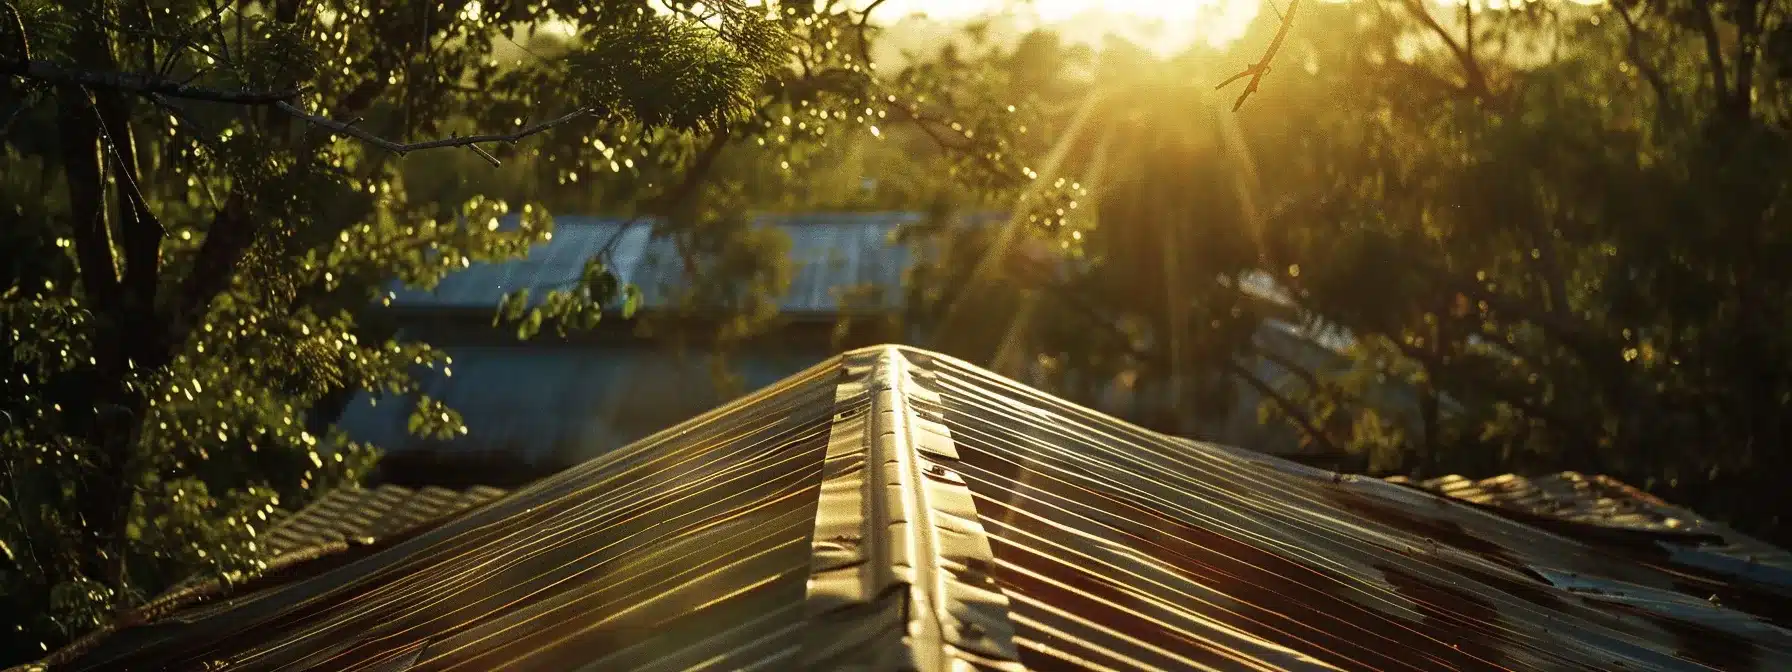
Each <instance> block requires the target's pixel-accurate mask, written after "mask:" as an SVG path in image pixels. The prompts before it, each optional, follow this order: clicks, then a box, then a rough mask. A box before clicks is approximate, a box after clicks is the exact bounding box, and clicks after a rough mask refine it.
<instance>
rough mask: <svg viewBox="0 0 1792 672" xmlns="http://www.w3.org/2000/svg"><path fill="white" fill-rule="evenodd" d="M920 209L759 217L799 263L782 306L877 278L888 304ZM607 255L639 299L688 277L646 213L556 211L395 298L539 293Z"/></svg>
mask: <svg viewBox="0 0 1792 672" xmlns="http://www.w3.org/2000/svg"><path fill="white" fill-rule="evenodd" d="M920 219H921V215H920V214H918V213H908V212H870V213H850V212H849V213H815V214H798V215H767V216H764V217H761V218H760V220H759V223H758V225H759V226H769V227H774V228H776V229H777V230H779V231H781V232H783V233H784V234H785V235H787V236H789V237H790V243H791V246H790V251H791V261H792V262H793V263H795V264H797V265H798V266H797V268H796V272H795V274H794V277H792V279H791V283H790V288H789V291H788V292H786V294H785V296H784V297H783V301H782V308H783V310H784V311H785V312H786V313H793V314H803V313H829V312H837V311H839V310H840V309H841V306H840V303H839V300H838V296H837V292H840V291H843V290H847V289H852V288H857V287H862V286H875V287H879V288H882V289H884V290H885V294H886V295H885V300H886V301H888V302H890V305H894V301H895V300H896V299H897V297H898V292H900V288H901V286H902V274H903V272H904V271H905V270H906V269H907V267H908V264H909V260H910V256H909V250H908V249H907V248H906V247H904V246H902V245H897V244H895V243H894V242H893V241H892V239H891V236H892V235H893V234H894V233H895V232H896V231H897V229H898V228H900V227H902V226H903V225H905V224H909V223H912V222H916V221H919V220H920ZM606 249H607V250H608V255H607V256H605V257H604V258H606V259H607V260H608V263H609V264H610V267H611V268H612V269H613V270H614V271H615V273H616V274H617V276H618V279H620V280H621V281H623V282H624V283H632V284H634V285H636V286H637V287H639V288H640V289H641V292H642V302H643V304H644V305H645V306H646V307H649V308H656V307H664V306H667V305H670V304H671V302H672V301H674V300H675V299H676V297H677V296H678V293H679V292H680V291H681V290H683V289H685V288H686V287H687V282H688V281H687V280H686V279H685V278H684V277H683V275H682V272H681V269H680V266H679V260H678V255H677V252H676V250H675V249H674V247H673V245H672V242H671V241H670V240H668V239H666V238H664V237H656V236H654V235H653V222H652V221H651V220H639V221H636V222H634V223H632V224H631V223H629V221H628V220H621V219H612V218H602V217H577V216H562V217H556V218H554V236H553V238H552V239H550V240H548V241H546V242H543V243H540V244H538V245H536V246H535V247H534V248H533V249H531V251H530V252H529V254H528V256H526V257H524V258H522V259H518V260H513V261H506V262H502V263H486V262H480V263H476V264H473V265H472V266H470V267H468V268H466V269H464V270H461V271H457V272H455V273H452V274H450V275H448V276H447V277H446V278H443V279H442V281H441V283H439V284H437V285H436V287H435V288H433V289H430V290H419V289H410V288H404V287H398V288H396V289H395V290H394V292H393V294H394V297H393V304H394V305H396V306H399V307H402V308H481V309H483V308H491V307H493V306H496V305H498V303H499V301H500V300H502V299H503V298H504V296H505V295H506V294H509V293H512V292H516V291H520V290H525V289H527V290H530V292H531V294H533V295H536V296H539V295H540V294H542V293H544V292H547V291H550V290H553V289H567V288H569V287H571V286H572V284H573V283H576V282H577V281H578V280H579V278H580V277H581V275H582V274H583V271H584V267H585V262H586V261H587V260H590V259H593V258H597V257H599V256H600V252H604V251H605V250H606Z"/></svg>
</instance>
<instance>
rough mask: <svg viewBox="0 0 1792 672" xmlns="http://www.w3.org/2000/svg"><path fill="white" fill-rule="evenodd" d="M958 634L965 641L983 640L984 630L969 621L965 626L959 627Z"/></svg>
mask: <svg viewBox="0 0 1792 672" xmlns="http://www.w3.org/2000/svg"><path fill="white" fill-rule="evenodd" d="M958 634H959V635H961V636H963V637H964V638H965V639H982V638H983V628H982V627H981V626H978V625H977V624H976V623H974V622H968V621H967V622H965V623H964V624H963V625H960V626H958Z"/></svg>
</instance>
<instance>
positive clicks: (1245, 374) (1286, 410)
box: [1226, 360, 1344, 454]
mask: <svg viewBox="0 0 1792 672" xmlns="http://www.w3.org/2000/svg"><path fill="white" fill-rule="evenodd" d="M1226 370H1227V371H1228V372H1230V373H1231V374H1232V375H1233V376H1234V377H1236V378H1238V379H1240V380H1243V381H1244V382H1245V384H1246V385H1249V386H1251V389H1254V390H1256V391H1257V394H1259V395H1262V396H1263V398H1265V399H1268V400H1270V401H1272V402H1275V405H1276V407H1277V408H1280V409H1282V416H1283V417H1284V418H1286V419H1287V420H1288V424H1290V425H1294V428H1295V429H1297V430H1300V433H1301V434H1303V435H1305V436H1306V437H1307V440H1309V441H1312V442H1313V444H1314V445H1317V446H1319V449H1320V450H1323V451H1325V452H1327V453H1334V454H1343V452H1344V451H1343V450H1340V449H1339V448H1338V446H1337V444H1334V443H1332V440H1331V437H1329V436H1326V434H1325V430H1323V429H1320V427H1319V426H1318V425H1317V424H1314V422H1313V418H1312V416H1310V415H1308V413H1307V411H1306V409H1303V408H1301V407H1300V405H1298V404H1296V403H1294V400H1292V399H1289V398H1288V397H1287V395H1284V394H1282V393H1281V391H1280V390H1277V389H1276V388H1275V386H1273V385H1270V384H1269V383H1267V382H1264V380H1263V379H1262V378H1258V377H1257V374H1256V373H1255V372H1253V371H1251V370H1250V369H1247V368H1245V367H1244V365H1243V364H1239V363H1238V362H1236V361H1233V360H1226ZM1315 392H1317V390H1315Z"/></svg>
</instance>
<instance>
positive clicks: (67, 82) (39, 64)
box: [0, 61, 306, 105]
mask: <svg viewBox="0 0 1792 672" xmlns="http://www.w3.org/2000/svg"><path fill="white" fill-rule="evenodd" d="M0 74H7V75H12V76H14V77H20V78H23V79H29V80H35V81H40V82H44V83H46V84H56V85H62V86H81V87H86V88H90V89H105V90H109V91H123V92H126V93H137V94H147V93H155V94H160V95H163V96H168V97H170V98H185V99H188V100H204V101H209V102H213V103H229V104H233V105H268V104H271V103H276V102H279V101H283V100H288V99H291V98H295V97H297V96H298V95H299V94H301V93H304V92H305V90H306V89H305V87H302V86H301V87H295V88H292V89H287V90H284V91H226V90H223V89H214V88H209V87H203V86H193V85H191V84H187V83H184V82H177V81H174V80H172V79H167V78H163V77H158V76H155V75H139V74H134V73H129V72H113V71H100V70H82V69H77V68H70V67H67V66H64V65H61V64H58V63H51V62H49V61H7V62H5V63H4V64H0Z"/></svg>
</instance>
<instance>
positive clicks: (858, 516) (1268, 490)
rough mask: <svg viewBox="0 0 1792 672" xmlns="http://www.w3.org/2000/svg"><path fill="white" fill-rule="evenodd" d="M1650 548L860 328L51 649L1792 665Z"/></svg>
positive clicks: (391, 661)
mask: <svg viewBox="0 0 1792 672" xmlns="http://www.w3.org/2000/svg"><path fill="white" fill-rule="evenodd" d="M1650 539H1651V540H1652V541H1653V542H1654V543H1652V544H1637V543H1633V542H1634V539H1623V538H1613V537H1604V536H1599V535H1576V534H1573V533H1571V532H1564V531H1558V530H1553V529H1545V528H1544V527H1539V526H1537V525H1532V524H1527V523H1526V522H1524V521H1523V520H1520V519H1518V518H1514V517H1511V516H1507V515H1502V514H1501V513H1500V512H1497V511H1493V510H1489V509H1488V508H1487V507H1484V506H1479V505H1474V504H1470V503H1468V502H1465V501H1462V500H1459V499H1455V498H1451V497H1444V496H1439V495H1437V494H1434V493H1431V492H1427V491H1424V490H1420V489H1416V488H1410V487H1406V486H1403V485H1398V484H1394V483H1389V482H1386V481H1382V480H1379V479H1369V478H1356V477H1351V476H1346V475H1341V474H1334V473H1331V472H1326V471H1322V470H1318V469H1314V468H1310V467H1303V466H1300V465H1298V464H1294V463H1291V462H1287V461H1284V460H1280V459H1277V458H1274V457H1270V456H1267V455H1262V454H1254V453H1252V452H1250V451H1247V450H1242V449H1237V448H1228V447H1223V446H1215V445H1211V444H1204V443H1197V442H1192V441H1187V440H1182V439H1177V438H1174V437H1169V436H1165V435H1161V434H1156V433H1153V432H1150V431H1147V430H1143V429H1140V428H1138V427H1134V426H1131V425H1128V424H1126V423H1124V422H1121V421H1118V420H1116V419H1114V418H1112V417H1109V416H1105V415H1102V414H1100V413H1097V412H1095V411H1092V410H1089V409H1086V408H1082V407H1079V406H1075V405H1073V404H1069V403H1066V402H1064V401H1062V400H1058V399H1055V398H1051V397H1049V396H1047V395H1044V394H1043V393H1040V392H1038V391H1035V390H1031V389H1029V388H1027V387H1025V386H1023V385H1020V384H1018V383H1015V382H1013V381H1010V380H1007V379H1004V378H1000V377H998V376H995V375H993V374H990V373H988V372H985V371H982V370H980V369H977V368H976V367H973V366H971V365H969V364H965V363H963V362H960V361H957V360H953V359H950V358H947V357H944V356H941V355H936V354H933V353H927V352H923V351H918V350H911V349H904V348H895V347H881V348H874V349H868V350H862V351H856V352H853V353H849V354H847V355H844V356H842V357H839V358H836V359H833V360H830V361H829V362H827V363H824V364H823V365H820V366H818V367H816V368H813V369H810V370H809V371H807V372H805V373H803V374H801V375H799V376H796V377H794V378H792V379H790V380H787V381H785V382H783V383H780V384H778V385H776V386H774V387H772V388H770V389H768V390H766V391H763V392H760V393H756V394H754V395H751V396H749V397H747V398H744V399H742V400H740V401H738V402H735V403H733V404H730V405H728V406H726V407H724V408H722V409H720V410H717V411H715V412H712V413H709V414H706V415H705V416H703V417H699V418H697V419H694V420H692V421H691V422H688V423H685V424H682V425H680V426H678V427H676V428H673V429H671V430H667V431H665V432H662V433H660V434H658V435H655V436H654V437H650V438H648V439H646V440H644V441H642V442H639V443H636V444H634V445H631V446H629V447H627V448H624V449H621V450H618V451H615V452H613V453H611V454H610V455H607V456H605V457H601V458H598V459H596V460H593V461H591V462H588V463H586V464H584V465H581V466H579V467H575V468H573V469H570V470H568V471H566V472H564V473H561V474H559V475H556V476H553V477H550V478H548V479H545V480H543V481H541V482H539V483H537V484H536V485H533V486H530V487H528V488H525V489H523V490H520V491H517V492H515V493H512V494H511V495H508V496H506V497H503V498H500V499H497V500H495V501H493V502H491V503H489V504H487V505H484V506H481V507H479V508H477V509H474V510H471V511H468V512H466V513H463V514H461V515H459V516H456V517H454V518H451V519H449V520H447V521H446V522H443V523H441V524H439V525H436V526H433V527H426V528H422V529H421V530H420V531H416V532H412V533H408V534H402V535H400V536H398V537H397V538H395V539H394V540H393V541H391V542H388V543H380V544H374V545H370V546H367V547H365V548H362V549H357V550H350V551H346V552H345V553H344V555H343V557H341V558H338V559H336V560H334V561H332V562H330V563H329V564H327V565H326V566H323V567H322V568H321V569H315V570H309V571H296V570H295V571H293V572H288V573H287V575H288V576H289V577H290V578H287V579H283V580H281V581H276V582H272V583H266V584H264V585H260V586H255V585H252V586H250V587H249V588H248V589H246V591H245V592H241V593H238V594H236V595H235V596H233V597H229V598H227V599H223V600H220V601H218V602H215V603H213V604H210V605H204V606H200V607H198V608H197V609H189V610H187V611H180V612H176V613H175V614H174V615H173V616H172V617H169V618H165V619H161V620H157V621H154V622H152V623H149V624H146V625H140V626H136V627H130V628H124V629H121V630H119V631H117V632H114V633H111V634H110V635H109V636H106V637H102V638H99V639H98V640H96V641H94V642H90V643H88V644H87V645H84V646H83V647H77V648H73V649H70V650H68V651H67V652H64V653H61V654H58V655H57V656H56V657H55V661H56V662H61V663H66V667H67V668H69V669H141V670H157V669H189V668H192V667H195V666H198V665H200V664H204V663H210V662H213V661H216V662H221V663H226V664H229V665H230V666H231V669H239V668H240V669H251V670H264V669H265V670H272V669H286V668H297V667H321V668H327V669H354V670H375V669H377V670H442V669H497V668H502V669H518V670H531V669H542V670H583V669H590V670H598V669H602V670H611V669H713V668H722V669H841V668H849V667H850V668H854V669H918V670H941V669H947V668H951V669H1002V670H1019V669H1089V670H1120V669H1164V670H1181V669H1225V670H1271V669H1291V670H1340V669H1342V670H1407V669H1411V670H1432V669H1477V670H1478V669H1486V670H1498V669H1526V670H1530V669H1538V670H1574V669H1581V670H1615V669H1626V670H1701V669H1730V670H1783V669H1792V632H1789V631H1788V630H1786V629H1785V626H1786V625H1787V618H1788V616H1789V615H1792V609H1789V608H1788V607H1789V606H1792V598H1788V596H1786V595H1784V594H1780V593H1776V592H1774V591H1773V590H1772V589H1771V587H1770V586H1761V585H1756V584H1751V583H1746V582H1739V581H1738V579H1737V577H1736V576H1735V575H1731V574H1725V573H1722V572H1717V571H1711V570H1710V569H1709V568H1705V567H1701V566H1698V565H1697V564H1688V563H1685V562H1682V558H1681V557H1678V556H1676V555H1675V554H1673V553H1669V552H1664V551H1663V548H1665V547H1664V546H1661V545H1660V544H1668V545H1674V544H1681V543H1684V542H1686V541H1687V540H1686V539H1683V538H1679V537H1665V538H1657V537H1651V538H1650ZM299 569H300V570H303V569H304V567H303V566H301V567H300V568H299ZM1713 594H1715V595H1716V597H1717V598H1718V599H1715V600H1714V599H1711V598H1712V597H1713Z"/></svg>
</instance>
